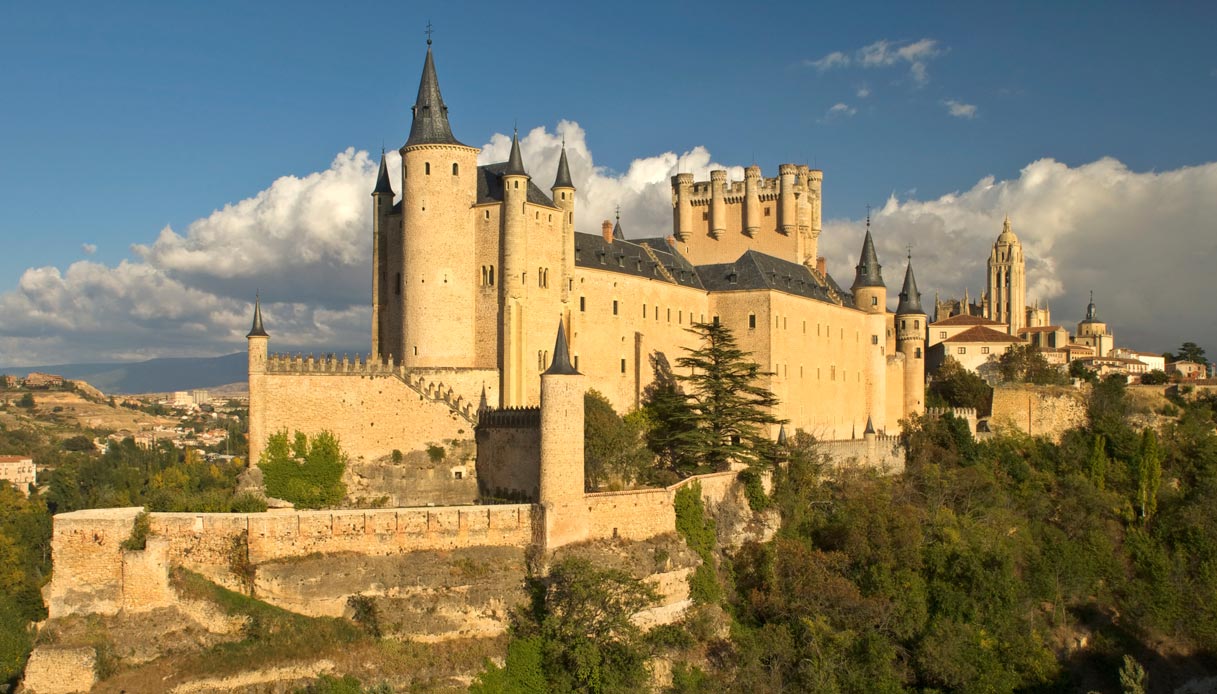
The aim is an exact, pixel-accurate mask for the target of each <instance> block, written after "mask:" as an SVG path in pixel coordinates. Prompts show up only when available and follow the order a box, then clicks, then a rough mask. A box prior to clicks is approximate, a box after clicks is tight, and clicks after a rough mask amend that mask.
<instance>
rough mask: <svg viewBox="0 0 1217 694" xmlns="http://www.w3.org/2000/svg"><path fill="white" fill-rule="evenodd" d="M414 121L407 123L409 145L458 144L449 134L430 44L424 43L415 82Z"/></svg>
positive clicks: (446, 108) (459, 143)
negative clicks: (424, 54)
mask: <svg viewBox="0 0 1217 694" xmlns="http://www.w3.org/2000/svg"><path fill="white" fill-rule="evenodd" d="M413 112H414V122H413V123H411V124H410V137H409V138H408V139H407V140H406V146H407V147H409V146H410V145H462V144H463V143H461V142H458V141H457V139H456V138H455V137H453V136H452V126H451V125H449V124H448V107H447V106H445V105H444V97H442V96H440V93H439V78H438V77H436V76H435V59H434V58H432V57H431V46H430V45H428V46H427V59H426V61H425V62H424V63H423V76H422V79H420V80H419V82H418V98H417V99H416V100H415V101H414V108H413Z"/></svg>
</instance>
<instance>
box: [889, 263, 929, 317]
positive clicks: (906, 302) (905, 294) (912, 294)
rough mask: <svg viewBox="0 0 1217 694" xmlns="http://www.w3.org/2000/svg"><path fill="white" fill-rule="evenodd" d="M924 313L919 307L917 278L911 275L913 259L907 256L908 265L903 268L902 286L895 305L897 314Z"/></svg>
mask: <svg viewBox="0 0 1217 694" xmlns="http://www.w3.org/2000/svg"><path fill="white" fill-rule="evenodd" d="M913 314H922V315H924V314H925V311H923V310H922V309H921V292H919V291H917V278H915V277H913V259H912V258H909V264H908V267H907V268H905V270H904V288H903V289H901V290H900V303H899V304H898V305H897V306H896V315H897V316H909V315H913Z"/></svg>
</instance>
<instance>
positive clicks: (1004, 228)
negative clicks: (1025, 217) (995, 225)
mask: <svg viewBox="0 0 1217 694" xmlns="http://www.w3.org/2000/svg"><path fill="white" fill-rule="evenodd" d="M997 242H998V243H1002V244H1011V245H1013V244H1016V243H1018V237H1017V236H1015V235H1014V230H1013V229H1011V228H1010V216H1009V215H1006V221H1004V222H1002V225H1001V235H999V236H998V237H997Z"/></svg>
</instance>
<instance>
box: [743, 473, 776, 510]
mask: <svg viewBox="0 0 1217 694" xmlns="http://www.w3.org/2000/svg"><path fill="white" fill-rule="evenodd" d="M739 481H740V482H742V483H743V485H744V496H746V497H748V507H749V508H751V509H752V510H753V511H755V512H757V513H760V512H761V511H764V510H765V509H767V508H769V496H768V495H767V494H765V485H763V484H762V483H761V475H760V473H758V472H757V471H756V470H754V469H752V468H748V469H746V470H741V471H740V473H739Z"/></svg>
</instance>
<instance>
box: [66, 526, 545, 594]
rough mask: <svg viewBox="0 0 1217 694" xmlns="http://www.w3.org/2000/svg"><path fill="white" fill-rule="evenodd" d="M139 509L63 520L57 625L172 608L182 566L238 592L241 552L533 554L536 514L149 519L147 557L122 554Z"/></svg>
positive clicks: (269, 557) (265, 555) (271, 555)
mask: <svg viewBox="0 0 1217 694" xmlns="http://www.w3.org/2000/svg"><path fill="white" fill-rule="evenodd" d="M140 511H141V509H139V508H124V509H93V510H88V511H75V512H73V513H64V514H59V515H57V516H55V517H54V522H53V535H52V544H51V555H52V561H53V566H54V572H53V574H52V577H51V582H50V583H49V584H48V585H47V587H46V588H45V589H44V592H43V594H44V598H45V599H46V602H47V608H48V611H49V613H50V617H64V616H67V615H70V614H73V613H84V614H117V613H118V612H119V611H120V610H123V609H126V610H135V611H141V610H145V609H154V608H155V607H158V606H162V605H164V604H167V603H168V601H171V599H172V594H171V591H170V589H169V586H168V570H169V567H171V566H182V567H185V568H187V569H190V570H192V571H196V572H198V573H200V574H202V575H203V576H205V577H207V578H208V579H210V580H212V581H215V582H217V583H219V584H221V585H224V586H225V587H228V588H231V589H240V588H241V585H240V581H239V579H238V578H237V577H236V576H235V575H234V574H233V573H232V571H231V566H232V564H233V559H234V551H235V550H236V549H237V548H239V547H240V546H241V544H244V543H247V546H248V552H249V561H250V563H252V564H255V565H257V564H259V563H262V562H267V561H275V560H280V559H289V558H293V557H303V556H307V555H311V554H335V553H343V552H349V553H355V554H360V555H365V556H383V555H393V554H403V553H407V552H412V551H419V550H453V549H458V548H466V547H480V546H498V547H521V548H523V547H526V546H527V545H529V544H530V543H532V542H533V507H532V506H530V505H523V504H516V505H502V506H454V507H433V508H403V509H377V510H341V511H288V512H269V513H232V514H224V513H150V514H148V519H149V525H150V529H151V535H150V537H149V539H148V544H147V548H146V549H144V550H141V551H131V550H123V549H122V548H121V547H120V545H121V543H122V542H123V541H124V540H126V539H127V538H128V537H130V535H131V529H132V527H133V525H134V522H135V518H136V516H137V515H138V514H139V513H140Z"/></svg>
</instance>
